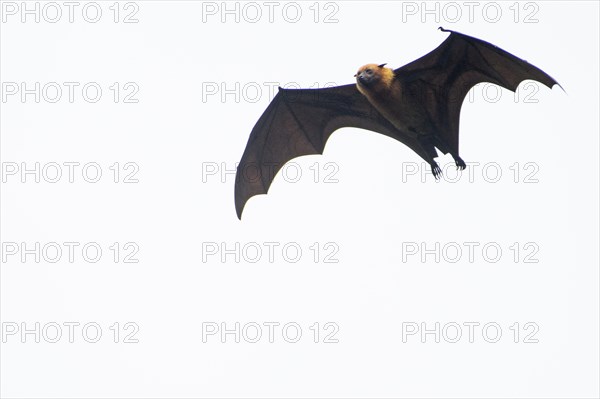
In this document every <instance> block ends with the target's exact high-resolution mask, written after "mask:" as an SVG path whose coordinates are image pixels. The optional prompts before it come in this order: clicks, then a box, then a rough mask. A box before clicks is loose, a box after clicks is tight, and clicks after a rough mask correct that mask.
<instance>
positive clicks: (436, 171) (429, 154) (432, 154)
mask: <svg viewBox="0 0 600 399" xmlns="http://www.w3.org/2000/svg"><path fill="white" fill-rule="evenodd" d="M418 141H419V144H420V145H421V148H423V150H424V151H425V154H426V157H424V159H425V160H426V161H427V163H429V166H430V167H431V173H433V177H435V179H436V180H439V179H440V177H441V176H442V169H441V168H440V165H438V164H437V162H435V160H434V159H433V158H437V157H438V153H437V151H436V150H435V145H434V144H433V143H434V141H433V137H432V136H420V137H419V138H418Z"/></svg>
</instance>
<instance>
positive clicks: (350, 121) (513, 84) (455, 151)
mask: <svg viewBox="0 0 600 399" xmlns="http://www.w3.org/2000/svg"><path fill="white" fill-rule="evenodd" d="M440 30H442V31H443V32H450V35H449V36H448V38H447V39H446V40H444V42H442V44H441V45H440V46H439V47H437V48H436V49H435V50H433V51H432V52H430V53H429V54H427V55H425V56H423V57H421V58H419V59H417V60H415V61H413V62H411V63H409V64H407V65H404V66H403V67H400V68H398V69H395V70H394V69H391V68H386V67H385V65H386V64H381V65H377V64H367V65H364V66H363V67H361V68H360V69H359V70H358V72H357V74H356V75H355V78H356V83H355V84H348V85H344V86H336V87H328V88H322V89H282V88H279V92H278V93H277V95H275V97H274V98H273V100H272V101H271V103H270V104H269V106H268V107H267V109H266V110H265V112H264V113H263V114H262V116H261V117H260V119H259V120H258V122H257V123H256V125H255V126H254V128H253V129H252V132H251V133H250V138H249V139H248V144H247V145H246V149H245V151H244V154H243V155H242V159H241V161H240V163H239V165H238V168H237V172H236V182H235V208H236V212H237V216H238V218H239V219H241V216H242V211H243V209H244V206H245V204H246V202H247V201H248V199H250V198H251V197H253V196H254V195H257V194H266V193H267V191H268V190H269V187H270V185H271V183H272V182H273V179H274V177H275V175H276V174H277V172H278V171H279V170H280V169H281V168H282V167H283V165H284V164H285V163H286V162H288V161H290V160H291V159H293V158H296V157H299V156H302V155H310V154H323V149H324V148H325V143H326V142H327V139H328V138H329V137H330V136H331V133H333V132H334V131H335V130H337V129H339V128H342V127H354V128H361V129H367V130H371V131H374V132H377V133H381V134H384V135H386V136H389V137H392V138H394V139H396V140H398V141H400V142H402V143H404V144H405V145H407V146H408V147H409V148H410V149H412V150H413V151H414V152H416V153H417V154H418V155H419V156H420V157H421V158H423V159H424V160H425V161H426V162H427V163H429V165H430V166H431V171H432V173H433V175H434V176H435V178H436V179H438V178H439V176H440V174H441V169H440V167H439V166H438V164H437V163H436V162H435V160H434V158H437V156H438V153H437V151H436V148H437V149H438V150H440V151H441V152H442V153H444V154H447V153H450V154H451V155H452V157H453V158H454V161H455V163H456V166H457V168H459V169H464V168H465V167H466V165H465V162H464V161H463V160H462V159H461V157H460V156H459V148H458V125H459V117H460V109H461V106H462V103H463V100H464V98H465V96H466V95H467V93H468V92H469V90H470V89H471V88H472V87H473V86H475V85H476V84H478V83H482V82H490V83H494V84H497V85H499V86H502V87H504V88H506V89H508V90H511V91H515V90H516V89H517V86H518V85H519V83H521V82H522V81H523V80H526V79H531V80H536V81H538V82H541V83H543V84H544V85H546V86H548V87H549V88H552V87H553V86H554V85H555V84H558V82H556V80H554V79H553V78H552V77H550V76H549V75H548V74H546V73H545V72H544V71H542V70H541V69H539V68H537V67H535V66H533V65H531V64H529V63H528V62H527V61H525V60H522V59H520V58H518V57H516V56H514V55H512V54H510V53H509V52H507V51H504V50H502V49H501V48H499V47H496V46H494V45H493V44H491V43H488V42H485V41H483V40H480V39H477V38H474V37H471V36H467V35H464V34H462V33H458V32H455V31H451V30H446V29H443V28H441V27H440Z"/></svg>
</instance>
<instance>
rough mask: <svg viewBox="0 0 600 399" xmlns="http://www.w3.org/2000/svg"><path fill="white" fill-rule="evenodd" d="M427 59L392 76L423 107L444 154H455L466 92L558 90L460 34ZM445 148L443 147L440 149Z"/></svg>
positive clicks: (540, 74)
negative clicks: (529, 87) (531, 85)
mask: <svg viewBox="0 0 600 399" xmlns="http://www.w3.org/2000/svg"><path fill="white" fill-rule="evenodd" d="M440 29H441V30H442V31H444V32H450V36H449V37H448V38H447V39H446V40H445V41H444V42H443V43H442V44H441V45H440V46H439V47H437V48H436V49H435V50H433V51H432V52H430V53H429V54H427V55H425V56H423V57H421V58H419V59H417V60H415V61H413V62H411V63H409V64H407V65H405V66H403V67H401V68H398V69H396V70H395V71H394V74H395V76H396V78H397V79H399V80H400V81H401V82H402V84H403V87H404V88H405V89H406V92H405V93H404V94H403V95H406V96H409V97H410V98H412V99H414V98H419V99H420V101H419V103H421V104H422V105H424V106H425V108H426V111H427V113H428V114H429V116H430V118H431V120H432V121H433V123H434V126H435V128H436V130H437V132H436V133H437V134H438V135H440V136H441V137H442V139H443V140H444V141H445V143H444V144H446V146H447V148H440V150H442V151H443V152H444V153H447V152H451V153H454V154H458V125H459V117H460V109H461V106H462V103H463V100H464V98H465V97H466V95H467V93H468V91H469V90H470V89H471V88H472V87H473V86H475V85H476V84H478V83H482V82H490V83H494V84H497V85H500V86H502V87H504V88H506V89H508V90H512V91H515V90H516V89H517V86H518V85H519V83H521V82H522V81H524V80H527V79H531V80H536V81H538V82H541V83H543V84H544V85H546V86H548V87H549V88H552V87H553V86H554V85H555V84H558V82H556V80H554V79H553V78H552V77H550V76H549V75H548V74H546V73H545V72H544V71H542V70H541V69H539V68H537V67H535V66H533V65H531V64H529V63H528V62H527V61H525V60H522V59H520V58H518V57H515V56H514V55H512V54H510V53H509V52H507V51H504V50H502V49H501V48H499V47H496V46H494V45H493V44H490V43H487V42H485V41H483V40H479V39H476V38H474V37H471V36H467V35H463V34H461V33H458V32H454V31H449V30H445V29H443V28H440ZM442 146H443V145H442Z"/></svg>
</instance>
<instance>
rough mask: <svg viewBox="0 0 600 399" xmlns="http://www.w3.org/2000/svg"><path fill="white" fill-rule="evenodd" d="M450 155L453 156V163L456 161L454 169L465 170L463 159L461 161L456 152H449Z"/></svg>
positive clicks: (465, 165)
mask: <svg viewBox="0 0 600 399" xmlns="http://www.w3.org/2000/svg"><path fill="white" fill-rule="evenodd" d="M450 155H452V158H454V163H456V169H458V170H465V168H466V167H467V164H466V163H465V161H463V160H462V158H461V157H459V156H458V154H453V153H450Z"/></svg>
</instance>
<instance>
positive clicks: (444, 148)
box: [433, 135, 467, 170]
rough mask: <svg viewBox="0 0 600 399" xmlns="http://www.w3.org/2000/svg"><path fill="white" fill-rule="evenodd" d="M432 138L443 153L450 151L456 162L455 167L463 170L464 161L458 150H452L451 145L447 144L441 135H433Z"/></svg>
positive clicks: (464, 166) (465, 165)
mask: <svg viewBox="0 0 600 399" xmlns="http://www.w3.org/2000/svg"><path fill="white" fill-rule="evenodd" d="M433 140H434V142H435V146H436V147H437V148H439V149H440V150H441V151H442V152H443V153H444V154H447V153H450V155H452V158H454V163H456V169H458V170H464V169H465V168H466V167H467V164H466V163H465V161H463V160H462V158H461V157H459V156H458V152H457V151H452V149H451V147H450V146H449V145H448V143H447V142H446V140H444V139H443V138H442V137H441V136H439V135H435V136H434V137H433Z"/></svg>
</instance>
